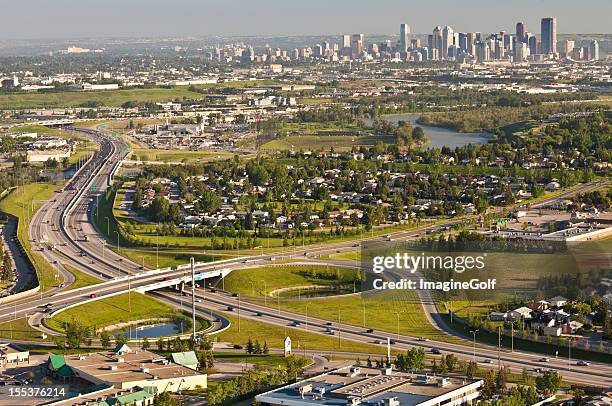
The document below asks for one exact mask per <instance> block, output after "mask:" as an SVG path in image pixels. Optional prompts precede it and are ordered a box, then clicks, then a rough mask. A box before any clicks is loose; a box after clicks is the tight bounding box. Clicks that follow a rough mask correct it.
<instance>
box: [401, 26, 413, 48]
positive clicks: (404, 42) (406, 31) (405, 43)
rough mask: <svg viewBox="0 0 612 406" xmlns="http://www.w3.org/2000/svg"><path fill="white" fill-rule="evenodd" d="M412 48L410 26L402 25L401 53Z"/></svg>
mask: <svg viewBox="0 0 612 406" xmlns="http://www.w3.org/2000/svg"><path fill="white" fill-rule="evenodd" d="M409 47H410V26H409V25H408V24H405V23H404V24H400V38H399V51H400V52H406V51H407V50H408V48H409Z"/></svg>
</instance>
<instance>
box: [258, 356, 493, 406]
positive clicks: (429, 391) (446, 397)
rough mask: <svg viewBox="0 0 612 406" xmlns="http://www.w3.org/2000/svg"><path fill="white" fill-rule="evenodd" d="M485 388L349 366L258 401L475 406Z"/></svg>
mask: <svg viewBox="0 0 612 406" xmlns="http://www.w3.org/2000/svg"><path fill="white" fill-rule="evenodd" d="M481 386H482V381H481V380H465V379H457V378H448V377H442V376H428V375H418V374H409V373H404V372H395V371H392V370H391V368H385V369H382V370H381V369H377V368H363V367H358V366H347V367H344V368H340V369H337V370H334V371H331V372H327V373H324V374H322V375H318V376H315V377H313V378H308V379H305V380H303V381H300V382H296V383H294V384H291V385H287V386H284V387H282V388H278V389H274V390H271V391H269V392H265V393H262V394H260V395H257V396H256V397H255V400H256V401H258V402H260V403H262V404H266V405H284V406H311V405H372V406H373V405H385V406H399V405H401V406H434V405H441V404H443V405H445V406H459V405H471V404H474V401H475V400H476V399H478V397H479V396H480V387H481Z"/></svg>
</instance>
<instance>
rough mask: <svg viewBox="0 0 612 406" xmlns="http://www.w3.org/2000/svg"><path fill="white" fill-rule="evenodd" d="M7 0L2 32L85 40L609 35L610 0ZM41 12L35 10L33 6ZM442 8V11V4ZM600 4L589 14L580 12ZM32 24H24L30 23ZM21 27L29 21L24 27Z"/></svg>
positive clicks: (4, 34) (22, 36)
mask: <svg viewBox="0 0 612 406" xmlns="http://www.w3.org/2000/svg"><path fill="white" fill-rule="evenodd" d="M33 3H34V4H32V3H28V4H27V5H26V4H24V3H16V2H12V3H11V4H6V5H5V6H4V9H3V10H4V14H5V15H13V16H15V18H10V19H6V20H5V23H4V24H3V25H2V27H0V37H3V38H7V39H9V38H15V39H26V38H56V39H60V38H84V37H99V38H104V37H107V38H108V37H167V36H301V35H321V34H325V35H328V34H336V33H340V32H365V33H368V34H393V33H395V32H397V31H396V28H395V27H397V26H399V24H400V23H406V24H408V25H409V26H410V28H411V31H412V32H413V33H416V34H421V33H428V32H431V29H432V28H433V27H435V26H437V25H442V26H444V25H449V26H451V27H453V28H454V29H455V30H456V31H480V32H497V31H499V30H505V31H513V30H514V24H515V23H516V22H517V21H523V22H524V23H525V25H526V26H527V29H528V30H531V31H532V32H534V31H539V30H536V29H535V28H536V27H539V23H540V21H539V19H540V17H541V16H555V17H556V18H557V20H558V21H559V23H560V24H559V25H560V26H562V27H563V29H562V30H560V31H559V34H572V33H584V34H590V33H603V34H605V33H610V32H611V30H610V24H609V23H608V21H607V19H606V17H605V16H606V15H610V14H611V13H612V4H601V2H600V1H597V0H586V1H583V2H581V3H580V4H577V3H575V2H571V1H569V0H562V1H556V2H552V1H549V0H541V1H538V2H536V3H533V2H528V1H525V0H519V1H515V2H512V4H496V6H495V7H494V8H493V7H483V6H486V4H485V3H484V2H482V1H474V0H469V1H465V2H462V3H461V4H458V3H457V2H452V1H449V0H440V1H438V2H436V3H435V4H407V3H405V2H399V1H395V0H388V1H386V2H383V3H382V4H381V3H380V2H377V3H371V2H366V1H364V0H356V1H353V2H348V1H345V0H340V1H338V2H334V3H333V4H327V3H326V2H323V1H321V0H313V1H311V2H308V3H307V4H306V3H291V4H285V3H283V2H281V1H278V0H270V1H268V2H267V3H266V4H263V5H262V4H261V3H257V4H252V3H250V2H243V1H238V2H235V3H234V4H231V5H228V4H225V3H222V2H218V1H206V2H197V1H194V0H182V1H179V2H178V4H177V3H173V4H164V2H161V1H158V0H151V1H149V2H146V3H145V2H143V1H140V0H136V1H132V2H130V3H129V4H124V2H120V1H119V0H109V1H107V2H105V3H104V4H95V3H94V4H80V2H76V1H74V0H58V1H56V2H53V3H48V2H44V1H41V0H38V1H34V2H33ZM33 7H34V8H35V9H36V10H37V12H36V13H32V12H31V11H32V8H33ZM440 9H444V10H446V11H447V12H445V13H444V15H445V16H444V17H441V16H440V13H439V10H440ZM583 9H589V10H597V12H596V13H589V14H588V18H587V17H584V18H581V17H579V16H581V15H585V14H584V13H580V10H583ZM26 23H27V24H26ZM24 26H26V27H27V29H26V30H24V28H23V27H24Z"/></svg>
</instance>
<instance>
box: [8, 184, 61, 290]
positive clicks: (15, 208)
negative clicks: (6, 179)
mask: <svg viewBox="0 0 612 406" xmlns="http://www.w3.org/2000/svg"><path fill="white" fill-rule="evenodd" d="M57 188H58V186H57V185H55V184H51V183H31V184H28V185H25V186H20V187H17V188H16V189H14V190H13V191H12V192H11V193H10V194H9V195H8V196H6V197H5V198H4V199H2V200H0V211H3V212H6V213H9V214H12V215H14V216H17V217H19V226H18V229H17V237H18V238H19V241H21V244H22V245H23V247H24V248H25V250H26V252H27V254H28V256H29V257H30V259H31V261H32V263H33V264H34V268H35V269H36V274H37V275H38V279H39V282H40V284H41V286H42V290H43V291H45V290H49V289H51V288H52V287H55V286H57V285H58V284H59V283H60V282H59V281H60V279H61V278H59V274H58V273H57V271H56V270H55V269H54V268H53V267H52V266H51V265H50V264H49V263H48V262H47V261H46V260H45V259H44V258H43V257H42V256H41V255H40V254H37V253H35V252H34V251H33V250H32V246H31V243H30V238H29V236H28V225H29V223H30V219H31V217H32V215H33V214H34V212H36V210H38V208H39V207H40V206H41V205H42V202H41V200H48V199H50V198H52V197H53V194H54V191H55V190H56V189H57ZM32 209H34V212H32Z"/></svg>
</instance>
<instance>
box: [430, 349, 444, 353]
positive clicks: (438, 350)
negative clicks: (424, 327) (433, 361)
mask: <svg viewBox="0 0 612 406" xmlns="http://www.w3.org/2000/svg"><path fill="white" fill-rule="evenodd" d="M431 353H432V354H442V351H440V349H439V348H432V349H431Z"/></svg>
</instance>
